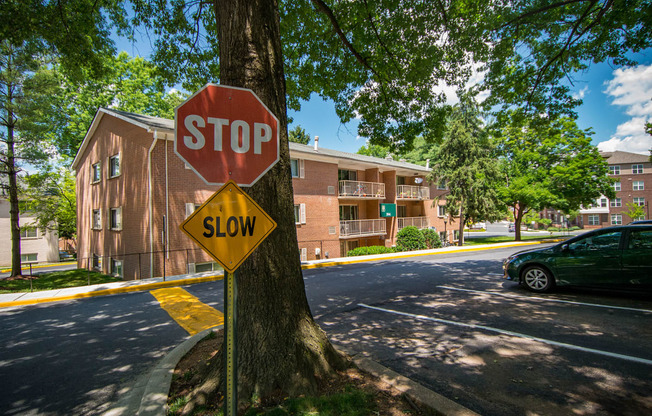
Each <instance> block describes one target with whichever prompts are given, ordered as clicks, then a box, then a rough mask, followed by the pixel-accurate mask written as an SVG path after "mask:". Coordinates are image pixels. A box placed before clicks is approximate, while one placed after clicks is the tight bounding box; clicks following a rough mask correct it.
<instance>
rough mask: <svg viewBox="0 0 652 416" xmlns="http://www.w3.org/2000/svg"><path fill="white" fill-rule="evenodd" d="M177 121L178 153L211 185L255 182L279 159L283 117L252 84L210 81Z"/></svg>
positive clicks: (178, 112) (183, 107)
mask: <svg viewBox="0 0 652 416" xmlns="http://www.w3.org/2000/svg"><path fill="white" fill-rule="evenodd" d="M174 124H175V140H174V152H175V153H176V154H177V155H179V157H180V158H181V159H183V160H184V161H185V162H186V163H187V164H188V165H189V166H190V167H191V168H192V169H193V170H194V171H195V172H196V173H197V174H198V175H199V176H200V177H201V178H202V179H204V181H206V183H207V184H209V185H222V184H225V183H226V182H228V181H229V180H233V181H235V182H236V183H237V184H238V185H240V186H252V185H253V184H254V183H255V182H256V181H257V180H258V179H260V177H261V176H263V175H264V174H265V173H266V172H267V171H268V170H269V169H270V168H271V167H272V166H274V164H275V163H276V162H278V159H279V131H278V130H279V123H278V119H277V118H276V116H274V114H272V112H271V111H269V109H268V108H267V107H266V106H265V104H263V102H262V101H260V99H259V98H258V96H256V94H254V92H253V91H251V90H249V89H245V88H237V87H226V86H222V85H216V84H207V85H205V86H204V87H203V88H202V89H201V90H199V91H197V92H196V93H195V94H193V95H192V96H191V97H190V98H188V100H186V101H185V102H184V103H183V104H181V105H180V106H178V107H177V108H176V109H175V117H174Z"/></svg>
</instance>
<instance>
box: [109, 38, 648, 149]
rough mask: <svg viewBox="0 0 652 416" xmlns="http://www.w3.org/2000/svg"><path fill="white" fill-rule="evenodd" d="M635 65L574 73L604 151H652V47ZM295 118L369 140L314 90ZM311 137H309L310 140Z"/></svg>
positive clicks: (337, 142) (132, 50) (334, 140)
mask: <svg viewBox="0 0 652 416" xmlns="http://www.w3.org/2000/svg"><path fill="white" fill-rule="evenodd" d="M115 40H116V41H117V46H118V49H119V50H126V51H127V52H128V53H129V54H130V55H132V56H133V55H141V56H144V57H147V56H146V55H147V53H148V52H149V50H150V48H149V47H147V46H145V45H147V44H148V43H149V42H148V41H145V42H139V43H138V44H137V45H132V44H130V43H127V42H126V41H124V40H122V39H119V38H118V39H115ZM628 57H629V58H630V59H632V60H634V61H635V62H637V63H638V65H637V66H636V67H632V68H627V69H621V68H616V67H612V66H611V65H609V64H607V63H602V64H593V65H591V66H590V67H589V69H588V70H587V71H585V73H582V74H577V75H576V76H575V77H574V80H573V81H574V83H573V86H572V90H573V93H574V94H575V96H577V97H579V98H581V99H582V100H583V104H582V106H581V107H579V108H578V110H577V112H578V125H579V127H580V128H582V129H588V128H591V129H592V130H593V132H594V133H595V134H594V135H593V136H592V138H593V144H594V145H596V146H598V149H599V150H601V151H606V152H611V151H615V150H620V151H625V152H632V153H641V154H649V149H652V136H651V135H649V134H647V133H645V123H646V122H652V101H651V100H652V49H647V50H646V51H644V52H643V53H638V54H629V55H628ZM288 116H289V117H291V118H292V119H293V121H292V123H291V124H290V125H289V128H290V129H292V128H294V127H295V126H297V125H300V126H301V127H302V128H304V129H305V130H306V132H308V133H309V134H310V136H311V137H312V138H313V140H314V137H315V136H319V145H320V146H321V147H325V148H328V149H334V150H340V151H345V152H351V153H355V152H357V150H358V149H359V148H360V147H362V146H364V145H365V143H366V140H365V138H362V137H359V136H358V135H357V126H358V123H357V121H356V120H353V121H351V122H349V123H347V124H342V123H341V122H340V120H339V118H338V117H337V115H336V114H335V106H334V104H333V102H331V101H324V100H323V99H322V98H321V97H319V96H317V95H316V94H313V95H312V97H311V99H310V100H309V101H303V102H302V105H301V110H300V111H298V112H295V111H289V112H288ZM312 143H313V141H311V144H312Z"/></svg>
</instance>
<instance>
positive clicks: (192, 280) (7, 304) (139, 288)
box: [0, 275, 224, 308]
mask: <svg viewBox="0 0 652 416" xmlns="http://www.w3.org/2000/svg"><path fill="white" fill-rule="evenodd" d="M223 278H224V276H222V275H215V276H204V277H191V278H188V279H180V280H170V281H167V282H156V283H145V284H142V285H136V286H130V287H119V288H116V289H102V290H98V291H96V292H85V293H77V294H76V295H69V296H53V297H49V298H41V299H27V300H15V301H11V302H0V308H7V307H11V306H24V305H35V304H38V303H48V302H59V301H64V300H73V299H83V298H92V297H96V296H106V295H116V294H120V293H130V292H142V291H147V290H151V289H159V288H164V287H175V286H185V285H191V284H195V283H204V282H211V281H216V280H222V279H223Z"/></svg>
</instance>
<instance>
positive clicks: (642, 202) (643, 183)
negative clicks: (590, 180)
mask: <svg viewBox="0 0 652 416" xmlns="http://www.w3.org/2000/svg"><path fill="white" fill-rule="evenodd" d="M601 155H602V157H604V158H605V159H606V160H607V163H608V164H609V176H610V177H612V178H614V179H615V180H616V182H615V183H614V185H613V186H614V190H615V191H616V197H615V198H613V199H611V200H610V199H608V198H607V197H605V196H601V197H600V198H598V199H597V200H596V201H595V203H593V204H592V205H591V206H589V207H585V208H582V209H581V210H580V217H579V218H578V220H577V221H578V222H579V225H580V226H581V227H583V228H587V229H590V228H601V227H606V226H610V225H621V224H627V223H629V222H631V221H633V220H634V219H632V218H629V217H628V216H627V215H626V214H625V213H624V212H625V211H627V210H628V208H627V204H628V203H633V204H636V205H639V206H641V207H643V211H644V215H643V216H642V217H641V218H635V219H649V218H650V201H651V200H652V163H650V160H649V156H647V155H641V154H638V153H629V152H620V151H616V152H604V153H601Z"/></svg>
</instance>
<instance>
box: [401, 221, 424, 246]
mask: <svg viewBox="0 0 652 416" xmlns="http://www.w3.org/2000/svg"><path fill="white" fill-rule="evenodd" d="M426 248H427V246H426V237H424V236H423V234H421V232H419V229H418V228H417V227H414V226H409V227H405V228H403V229H402V230H401V231H399V232H398V233H397V234H396V249H397V250H398V251H412V250H425V249H426Z"/></svg>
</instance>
